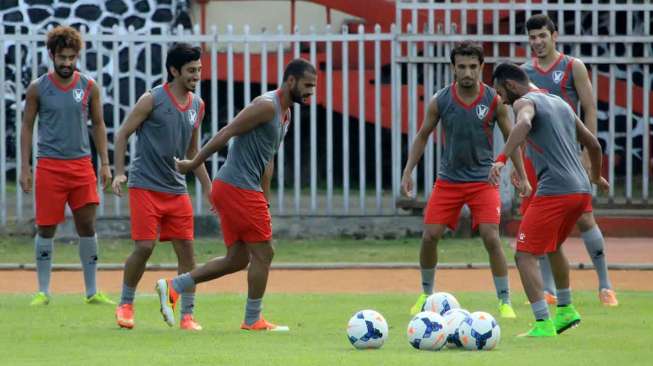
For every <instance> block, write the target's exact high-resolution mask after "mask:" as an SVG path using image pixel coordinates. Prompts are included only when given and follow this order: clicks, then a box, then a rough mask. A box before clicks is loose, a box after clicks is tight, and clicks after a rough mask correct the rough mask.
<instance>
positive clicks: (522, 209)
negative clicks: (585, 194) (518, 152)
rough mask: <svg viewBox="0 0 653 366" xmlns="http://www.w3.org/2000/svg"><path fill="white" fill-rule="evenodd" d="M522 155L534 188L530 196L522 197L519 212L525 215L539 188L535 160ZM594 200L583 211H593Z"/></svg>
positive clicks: (529, 180) (529, 179)
mask: <svg viewBox="0 0 653 366" xmlns="http://www.w3.org/2000/svg"><path fill="white" fill-rule="evenodd" d="M522 157H523V159H524V170H526V176H527V177H528V182H529V183H530V184H531V188H533V192H532V193H531V195H530V196H529V197H522V199H521V205H520V206H519V213H520V214H521V215H522V216H524V214H525V213H526V209H527V208H528V205H530V203H531V201H532V200H533V197H535V190H536V188H537V175H536V174H535V167H534V166H533V162H532V161H531V159H529V158H527V157H526V155H524V154H522ZM592 211H593V208H592V200H590V201H589V203H588V204H587V207H585V209H584V210H583V213H587V212H592Z"/></svg>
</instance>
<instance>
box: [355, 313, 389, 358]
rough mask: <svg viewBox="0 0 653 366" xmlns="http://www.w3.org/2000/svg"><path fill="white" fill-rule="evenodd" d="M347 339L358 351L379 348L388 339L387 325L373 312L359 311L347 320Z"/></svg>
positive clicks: (383, 319) (380, 316)
mask: <svg viewBox="0 0 653 366" xmlns="http://www.w3.org/2000/svg"><path fill="white" fill-rule="evenodd" d="M347 338H349V342H351V344H352V346H354V347H355V348H358V349H365V348H380V347H381V346H383V342H385V340H386V339H388V323H387V322H386V321H385V318H384V317H383V315H381V314H379V313H377V312H376V311H374V310H361V311H359V312H357V313H356V314H354V316H352V317H351V319H349V324H347Z"/></svg>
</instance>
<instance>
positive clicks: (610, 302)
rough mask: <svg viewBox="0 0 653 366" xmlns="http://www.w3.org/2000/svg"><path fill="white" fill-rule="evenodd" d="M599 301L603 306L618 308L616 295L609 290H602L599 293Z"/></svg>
mask: <svg viewBox="0 0 653 366" xmlns="http://www.w3.org/2000/svg"><path fill="white" fill-rule="evenodd" d="M599 301H601V303H602V304H603V306H610V307H615V306H619V300H617V294H616V293H615V292H614V291H612V290H610V289H609V288H602V289H601V291H599Z"/></svg>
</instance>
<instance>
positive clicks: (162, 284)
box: [155, 279, 179, 327]
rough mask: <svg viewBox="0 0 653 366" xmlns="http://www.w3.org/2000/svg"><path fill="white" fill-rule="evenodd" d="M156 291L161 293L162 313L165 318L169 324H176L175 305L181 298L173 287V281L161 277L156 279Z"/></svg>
mask: <svg viewBox="0 0 653 366" xmlns="http://www.w3.org/2000/svg"><path fill="white" fill-rule="evenodd" d="M155 290H156V293H157V294H159V303H160V304H161V308H160V310H161V315H163V320H164V321H165V322H166V323H167V324H168V325H169V326H171V327H172V326H173V325H175V306H176V305H177V300H179V294H178V293H177V291H175V289H174V288H173V287H172V281H170V280H166V279H160V280H158V281H156V286H155Z"/></svg>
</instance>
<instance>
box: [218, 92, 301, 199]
mask: <svg viewBox="0 0 653 366" xmlns="http://www.w3.org/2000/svg"><path fill="white" fill-rule="evenodd" d="M278 92H279V91H278V90H276V91H270V92H267V93H265V94H263V95H261V97H260V98H263V99H265V100H269V101H271V102H273V103H274V108H275V110H276V112H275V114H274V118H272V119H271V120H270V121H268V122H266V123H262V124H260V125H259V126H258V127H256V128H254V129H253V130H251V131H249V132H247V133H246V134H243V135H240V136H236V137H234V138H233V143H232V145H231V146H230V147H229V153H228V154H227V161H226V162H225V163H224V165H223V166H222V167H221V168H220V170H219V171H218V174H217V177H216V178H217V179H220V180H221V181H223V182H226V183H229V184H231V185H234V186H236V187H239V188H243V189H249V190H255V191H259V192H262V191H263V189H262V188H261V176H262V175H263V171H264V170H265V167H266V166H267V165H268V163H269V161H270V159H272V157H273V156H274V154H275V153H276V152H277V150H278V149H279V145H281V141H283V138H284V136H285V135H286V132H287V131H288V123H289V121H288V120H287V119H286V118H285V117H286V116H288V111H282V110H281V104H280V103H279V95H278Z"/></svg>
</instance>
